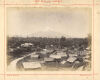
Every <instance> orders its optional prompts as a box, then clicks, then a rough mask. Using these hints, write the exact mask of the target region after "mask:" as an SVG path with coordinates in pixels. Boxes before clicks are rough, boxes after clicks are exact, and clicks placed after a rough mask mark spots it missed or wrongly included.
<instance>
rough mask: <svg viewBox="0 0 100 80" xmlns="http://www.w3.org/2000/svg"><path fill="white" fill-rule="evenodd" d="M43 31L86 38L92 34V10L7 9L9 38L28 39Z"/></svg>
mask: <svg viewBox="0 0 100 80" xmlns="http://www.w3.org/2000/svg"><path fill="white" fill-rule="evenodd" d="M41 31H42V32H45V31H54V32H59V33H63V34H66V35H69V36H72V37H86V36H87V35H88V34H89V33H90V32H91V9H90V8H32V7H28V8H27V7H26V8H21V7H19V8H18V7H17V8H16V7H15V8H8V9H7V35H8V36H23V37H26V36H28V35H30V34H34V33H36V32H41Z"/></svg>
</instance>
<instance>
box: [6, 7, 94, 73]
mask: <svg viewBox="0 0 100 80" xmlns="http://www.w3.org/2000/svg"><path fill="white" fill-rule="evenodd" d="M91 13H92V11H91V8H81V7H80V8H77V7H76V8H72V7H67V8H65V7H61V8H60V7H59V8H33V7H8V8H7V11H6V18H7V19H6V22H7V25H6V26H7V53H6V56H7V70H8V71H90V70H91V54H92V53H91V51H92V50H91V45H92V44H91V40H92V36H91V27H92V18H91Z"/></svg>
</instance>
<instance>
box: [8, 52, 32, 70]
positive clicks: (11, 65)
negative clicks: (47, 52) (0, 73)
mask: <svg viewBox="0 0 100 80" xmlns="http://www.w3.org/2000/svg"><path fill="white" fill-rule="evenodd" d="M30 55H31V54H28V55H25V56H23V57H21V58H18V59H15V60H13V61H12V62H11V63H10V64H9V65H8V67H7V70H9V71H17V65H16V64H17V62H18V61H20V60H22V59H24V58H25V57H27V56H30Z"/></svg>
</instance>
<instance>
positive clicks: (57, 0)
mask: <svg viewBox="0 0 100 80" xmlns="http://www.w3.org/2000/svg"><path fill="white" fill-rule="evenodd" d="M34 2H42V3H52V2H53V3H60V2H62V0H34Z"/></svg>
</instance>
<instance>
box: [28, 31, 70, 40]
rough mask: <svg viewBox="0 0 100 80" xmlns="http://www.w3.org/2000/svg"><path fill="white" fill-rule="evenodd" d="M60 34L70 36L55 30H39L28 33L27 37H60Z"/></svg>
mask: <svg viewBox="0 0 100 80" xmlns="http://www.w3.org/2000/svg"><path fill="white" fill-rule="evenodd" d="M62 36H64V37H66V38H70V36H68V35H66V34H62V33H59V32H55V31H40V32H36V33H33V34H30V35H29V37H48V38H60V37H62Z"/></svg>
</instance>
